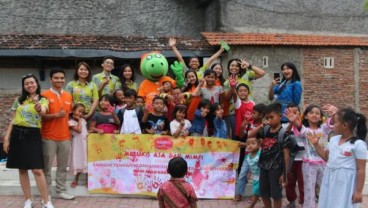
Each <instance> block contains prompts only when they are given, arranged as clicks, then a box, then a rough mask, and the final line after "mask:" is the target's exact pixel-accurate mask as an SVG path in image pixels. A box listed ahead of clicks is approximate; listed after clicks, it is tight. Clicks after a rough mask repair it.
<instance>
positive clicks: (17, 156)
mask: <svg viewBox="0 0 368 208" xmlns="http://www.w3.org/2000/svg"><path fill="white" fill-rule="evenodd" d="M6 167H7V168H14V169H22V170H30V169H43V168H44V161H43V152H42V137H41V131H40V129H39V128H30V127H23V126H15V125H14V126H13V130H12V132H11V135H10V141H9V153H8V160H7V163H6Z"/></svg>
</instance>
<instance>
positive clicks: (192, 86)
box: [183, 70, 201, 121]
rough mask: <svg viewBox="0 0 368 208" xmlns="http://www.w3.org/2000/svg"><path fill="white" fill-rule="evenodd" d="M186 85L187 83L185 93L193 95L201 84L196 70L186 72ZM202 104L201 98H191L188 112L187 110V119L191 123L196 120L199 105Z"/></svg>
mask: <svg viewBox="0 0 368 208" xmlns="http://www.w3.org/2000/svg"><path fill="white" fill-rule="evenodd" d="M184 77H185V83H186V87H185V88H184V90H183V91H184V92H189V93H192V92H194V91H195V90H196V88H197V86H198V84H199V82H198V77H197V73H196V72H195V71H194V70H189V71H186V72H185V76H184ZM200 102H201V98H200V97H191V98H190V102H189V105H188V110H187V119H188V120H189V121H193V119H194V114H195V111H196V110H197V107H198V104H199V103H200Z"/></svg>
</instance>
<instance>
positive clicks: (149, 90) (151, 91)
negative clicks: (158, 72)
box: [138, 76, 176, 105]
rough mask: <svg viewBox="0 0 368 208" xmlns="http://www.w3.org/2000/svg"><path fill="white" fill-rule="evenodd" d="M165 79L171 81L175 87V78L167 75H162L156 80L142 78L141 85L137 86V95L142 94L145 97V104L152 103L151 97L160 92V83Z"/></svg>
mask: <svg viewBox="0 0 368 208" xmlns="http://www.w3.org/2000/svg"><path fill="white" fill-rule="evenodd" d="M166 81H169V82H171V85H172V88H174V87H176V82H175V80H173V79H172V78H171V77H168V76H165V77H162V78H161V79H160V80H159V81H157V82H152V81H149V80H144V81H143V82H142V83H141V86H139V90H138V96H142V97H143V98H144V99H145V101H146V105H149V104H152V100H153V98H154V97H155V96H156V95H159V94H160V87H161V86H162V83H163V82H166Z"/></svg>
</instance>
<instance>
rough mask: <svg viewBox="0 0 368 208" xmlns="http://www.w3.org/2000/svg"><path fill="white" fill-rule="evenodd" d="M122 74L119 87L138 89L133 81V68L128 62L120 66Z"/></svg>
mask: <svg viewBox="0 0 368 208" xmlns="http://www.w3.org/2000/svg"><path fill="white" fill-rule="evenodd" d="M121 71H122V75H121V76H120V82H121V89H122V90H123V91H125V90H126V89H133V90H135V91H137V90H138V85H137V83H135V74H134V70H133V69H132V67H131V66H130V65H129V64H124V65H123V66H122V67H121Z"/></svg>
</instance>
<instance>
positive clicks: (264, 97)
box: [221, 46, 303, 103]
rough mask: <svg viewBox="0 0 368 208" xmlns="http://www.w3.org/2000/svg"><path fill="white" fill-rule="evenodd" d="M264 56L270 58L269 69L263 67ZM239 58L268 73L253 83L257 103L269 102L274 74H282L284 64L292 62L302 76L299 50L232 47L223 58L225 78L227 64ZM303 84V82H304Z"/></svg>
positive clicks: (225, 75)
mask: <svg viewBox="0 0 368 208" xmlns="http://www.w3.org/2000/svg"><path fill="white" fill-rule="evenodd" d="M263 56H267V57H268V67H263V63H262V62H263ZM233 58H239V59H243V58H244V59H246V61H248V62H249V63H250V64H252V65H254V66H258V67H260V68H262V69H263V70H265V71H266V75H265V76H264V77H262V78H260V79H258V80H255V81H253V92H252V93H253V98H254V101H255V102H256V103H260V102H263V103H267V102H268V91H269V89H270V88H269V87H270V84H271V81H272V79H273V73H275V72H278V73H281V68H280V67H281V64H283V63H284V62H292V63H294V64H295V65H296V67H297V68H298V72H299V75H300V76H302V74H303V68H302V65H303V64H302V52H301V49H298V48H286V47H274V48H270V47H251V46H247V47H235V46H234V47H231V50H230V51H229V53H228V54H227V55H226V56H223V57H222V58H221V62H222V66H223V68H224V77H227V74H228V73H227V72H228V70H227V63H228V61H229V60H230V59H233ZM302 82H303V80H302Z"/></svg>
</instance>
